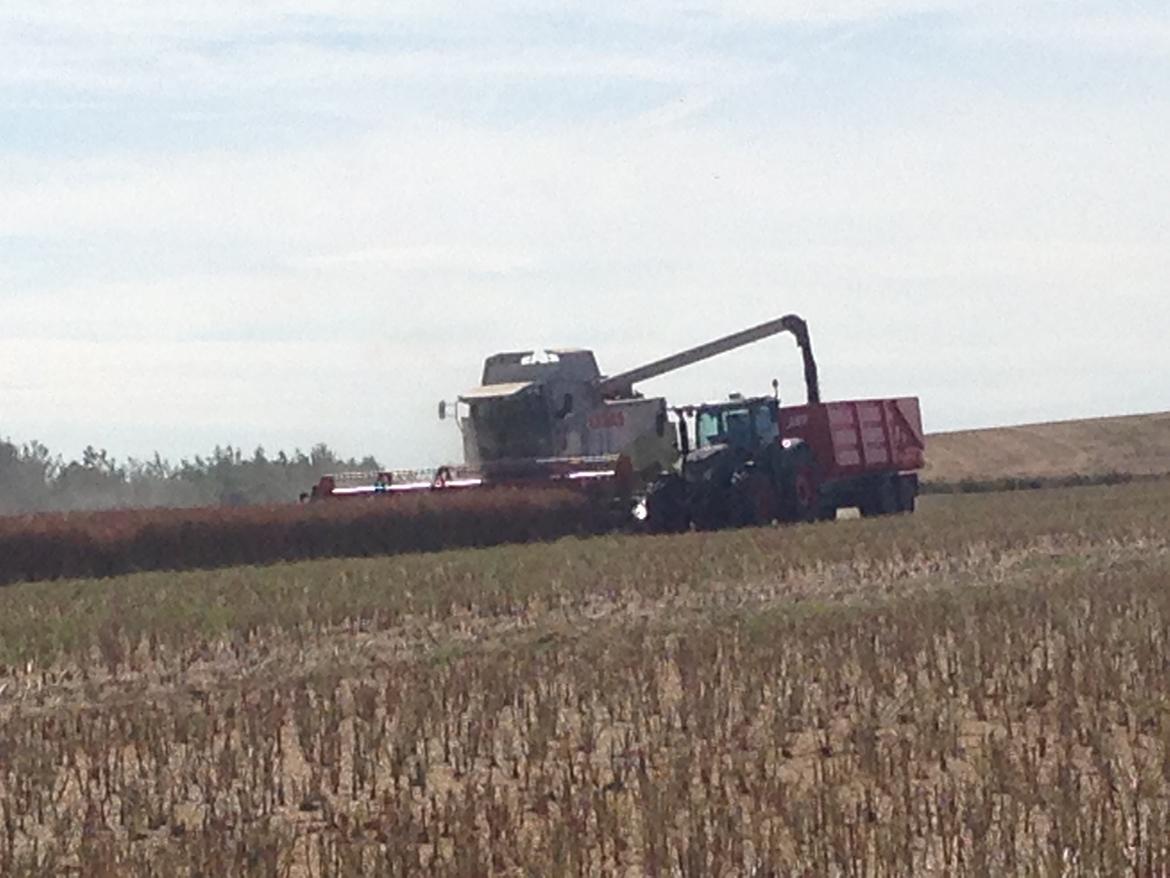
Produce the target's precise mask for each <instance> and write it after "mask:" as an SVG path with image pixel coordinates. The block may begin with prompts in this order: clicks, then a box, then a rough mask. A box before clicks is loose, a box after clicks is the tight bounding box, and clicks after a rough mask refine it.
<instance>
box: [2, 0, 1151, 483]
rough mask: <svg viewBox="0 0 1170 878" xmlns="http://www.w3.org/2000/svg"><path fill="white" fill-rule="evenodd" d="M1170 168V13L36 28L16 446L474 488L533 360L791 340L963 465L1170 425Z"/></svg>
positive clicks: (18, 21) (723, 372) (727, 386)
mask: <svg viewBox="0 0 1170 878" xmlns="http://www.w3.org/2000/svg"><path fill="white" fill-rule="evenodd" d="M1168 136H1170V7H1168V6H1167V5H1166V4H1165V3H1164V2H1161V3H1153V2H1087V0H1063V2H1036V3H1006V2H986V3H977V2H962V0H828V2H821V3H816V4H811V3H810V4H802V3H794V2H783V0H781V2H772V3H766V2H757V0H732V2H727V3H717V2H714V0H694V2H690V3H664V2H646V3H640V4H631V3H619V2H608V0H601V2H594V3H589V4H575V3H557V2H553V3H536V2H521V0H517V2H500V3H491V4H487V3H471V4H468V3H459V4H456V3H443V2H437V3H428V4H406V3H372V2H369V3H366V2H355V3H346V4H333V3H326V2H324V0H317V2H311V3H305V4H298V5H292V4H285V3H279V2H257V3H252V4H247V5H246V6H238V5H237V4H229V3H224V2H214V0H213V2H204V3H199V4H189V3H179V2H175V0H159V2H152V3H102V4H80V3H53V2H38V3H32V2H24V0H13V2H9V3H6V4H4V6H3V8H2V9H0V297H2V298H0V301H2V302H3V316H4V319H3V321H2V322H0V400H3V408H2V412H3V418H2V420H0V435H7V436H9V437H11V438H13V439H16V440H25V439H31V438H38V439H40V440H42V441H45V442H47V443H48V444H50V446H52V447H53V448H55V449H58V450H61V451H63V452H65V453H67V454H76V453H78V451H79V450H80V448H81V447H82V446H84V445H85V444H87V443H93V444H95V445H100V446H105V447H108V448H109V449H110V450H111V451H112V452H114V453H115V454H117V455H119V456H123V455H127V454H134V455H138V456H145V455H148V454H150V453H151V452H153V451H154V450H156V449H157V450H159V451H160V452H162V453H163V454H164V456H169V457H178V456H180V455H189V454H193V453H196V452H200V451H206V450H207V449H208V448H210V447H211V446H212V445H214V444H216V443H227V442H231V443H235V444H240V445H243V446H245V447H248V448H250V447H253V446H255V445H258V444H263V445H264V446H266V447H267V448H269V449H276V448H280V447H284V448H291V447H293V446H296V445H300V446H302V447H304V446H307V445H309V444H311V443H312V442H315V441H326V442H329V443H330V444H331V445H333V446H335V447H337V448H339V449H340V450H341V451H343V452H346V453H354V454H359V453H366V452H373V453H376V454H377V455H378V456H379V457H380V458H382V459H383V460H385V461H386V462H387V463H392V464H401V465H410V464H416V463H417V464H423V463H433V462H438V461H440V460H443V459H447V458H452V457H455V456H456V455H457V453H458V443H457V439H456V435H455V433H454V427H453V426H452V425H451V424H450V423H446V424H441V423H439V422H438V421H437V420H435V418H434V408H435V403H436V401H437V400H438V399H440V398H442V397H447V398H451V397H452V396H453V395H454V394H455V393H457V392H458V391H459V390H461V389H464V388H466V387H468V386H471V385H474V384H475V383H476V381H477V378H478V376H479V369H480V363H481V361H482V359H483V357H484V356H485V355H486V354H488V353H490V352H491V351H493V350H498V349H515V348H517V347H542V346H565V345H580V346H589V347H593V348H594V349H596V350H597V352H598V356H599V359H600V360H601V362H602V366H603V368H607V369H609V370H610V371H617V370H619V369H622V368H625V367H628V366H631V365H634V364H636V363H638V362H641V361H643V360H646V359H651V358H655V357H657V356H658V355H661V354H664V353H668V352H670V351H672V350H674V349H675V348H678V347H681V346H686V345H690V344H692V343H697V342H699V341H703V340H706V339H707V338H709V337H712V336H714V335H719V334H723V333H724V332H730V331H733V330H736V329H739V328H741V327H743V326H747V325H751V324H754V323H756V322H760V321H762V320H765V319H768V318H771V317H773V316H778V315H779V314H782V313H786V312H789V311H796V312H799V313H802V314H804V315H805V316H806V317H807V318H808V319H809V320H810V323H811V324H812V327H813V332H814V342H815V345H816V347H817V352H818V355H819V358H820V361H821V365H822V374H823V380H824V385H825V389H826V392H827V393H828V394H829V395H832V396H838V397H850V396H864V395H871V394H872V395H879V394H881V395H886V394H901V393H918V394H919V395H921V396H922V397H923V404H924V411H925V414H926V417H927V420H928V426H929V427H930V428H932V429H951V428H959V427H968V426H981V425H992V424H1003V423H1014V422H1021V421H1034V420H1045V419H1053V418H1066V417H1081V416H1089V415H1097V414H1118V413H1125V412H1134V411H1152V410H1164V409H1168V408H1170V393H1168V392H1167V386H1168V385H1170V382H1168V380H1167V376H1168V374H1170V353H1168V350H1170V349H1168V348H1167V345H1166V343H1165V334H1166V330H1167V328H1168V326H1170V305H1168V304H1167V301H1166V286H1167V278H1168V277H1170V219H1168V210H1170V159H1168V158H1167V154H1166V144H1167V140H1168ZM773 376H777V377H779V378H780V379H781V382H782V384H783V385H784V387H785V388H790V390H788V395H789V396H792V397H797V396H799V392H798V391H797V387H798V384H799V365H798V358H797V357H796V354H795V350H794V348H793V347H792V345H791V343H790V341H788V340H785V339H780V340H775V341H770V342H764V343H762V344H759V345H756V346H755V347H753V348H750V349H746V350H744V351H741V352H739V353H736V354H732V355H728V356H727V357H724V358H722V359H720V360H717V361H714V362H713V363H712V364H710V365H709V366H707V367H696V368H692V369H689V370H686V371H683V372H680V373H677V374H676V375H673V376H668V377H664V378H661V379H658V380H656V381H654V382H650V383H648V384H646V385H645V387H644V388H643V389H644V390H645V391H647V392H654V393H663V394H666V395H667V396H668V397H669V398H671V399H672V400H674V401H677V402H683V401H692V400H694V399H696V398H707V397H716V396H721V395H723V394H725V393H726V392H727V391H729V390H743V391H747V392H752V391H765V390H766V389H767V387H768V384H769V382H770V380H771V378H772V377H773Z"/></svg>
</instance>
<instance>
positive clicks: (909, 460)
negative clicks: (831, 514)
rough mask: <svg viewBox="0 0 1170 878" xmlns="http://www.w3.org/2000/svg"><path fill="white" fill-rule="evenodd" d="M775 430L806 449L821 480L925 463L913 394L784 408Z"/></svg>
mask: <svg viewBox="0 0 1170 878" xmlns="http://www.w3.org/2000/svg"><path fill="white" fill-rule="evenodd" d="M780 432H781V435H782V436H784V437H785V438H798V439H801V440H803V441H804V442H805V444H806V445H808V446H809V447H810V448H811V449H812V451H813V455H814V456H815V457H816V460H817V463H818V465H819V466H820V468H821V473H820V475H821V478H822V479H824V480H831V479H842V478H853V477H856V476H862V475H870V474H875V473H882V472H911V471H914V470H919V469H922V467H923V466H925V465H926V460H925V456H924V455H925V449H926V438H925V436H924V434H923V431H922V414H921V410H920V408H919V405H918V399H917V397H913V396H907V397H901V398H898V399H864V400H843V401H839V402H826V403H817V404H813V405H799V406H785V407H783V408H781V409H780Z"/></svg>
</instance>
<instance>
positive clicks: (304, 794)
mask: <svg viewBox="0 0 1170 878" xmlns="http://www.w3.org/2000/svg"><path fill="white" fill-rule="evenodd" d="M1168 574H1170V485H1168V484H1167V483H1165V482H1151V483H1141V484H1131V485H1125V486H1118V487H1110V488H1079V489H1069V490H1060V491H1035V492H1020V493H1013V494H1005V495H978V496H939V497H928V498H926V499H925V500H924V501H923V503H922V508H921V510H920V512H919V514H917V515H915V516H911V517H898V518H886V519H865V520H849V521H838V522H835V523H826V524H817V525H806V526H797V527H788V528H761V529H748V530H741V531H735V532H725V533H718V534H703V533H696V534H685V535H679V536H668V537H630V536H606V537H598V538H592V539H577V538H566V539H562V540H559V541H557V542H551V543H542V544H538V545H530V546H504V547H497V548H489V549H479V550H459V551H449V552H444V553H436V554H430V555H409V556H399V557H392V558H383V559H354V560H318V561H309V562H299V563H295V564H285V565H278V566H272V567H266V568H253V567H235V568H228V569H221V570H216V571H204V572H187V573H142V574H137V575H134V576H126V577H121V578H113V579H106V580H100V581H95V580H90V581H84V580H75V581H74V580H69V581H57V582H48V583H28V584H17V585H12V586H9V587H7V588H4V589H0V874H3V875H6V876H7V875H33V874H36V875H41V874H79V875H85V876H114V875H118V876H122V875H158V876H170V875H191V876H195V875H274V876H282V875H288V876H321V875H371V876H374V875H378V876H381V875H405V874H439V875H467V876H472V875H475V876H479V875H562V874H564V875H630V876H633V875H638V876H641V875H680V876H692V875H694V876H698V875H760V876H763V875H789V874H800V875H858V876H860V875H867V876H868V875H874V876H878V875H911V874H949V875H986V874H1026V875H1119V874H1134V875H1161V874H1170V588H1168V584H1170V575H1168Z"/></svg>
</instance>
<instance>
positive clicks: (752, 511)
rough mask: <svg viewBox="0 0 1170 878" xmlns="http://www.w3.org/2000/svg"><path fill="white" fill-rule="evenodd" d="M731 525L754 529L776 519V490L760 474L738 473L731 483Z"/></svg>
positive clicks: (768, 480) (767, 479) (769, 480)
mask: <svg viewBox="0 0 1170 878" xmlns="http://www.w3.org/2000/svg"><path fill="white" fill-rule="evenodd" d="M731 490H732V513H731V524H732V525H733V526H737V527H755V526H758V525H763V524H770V523H771V522H773V521H774V520H775V519H776V517H777V511H778V510H777V506H778V505H779V504H778V503H777V499H778V498H777V497H776V489H775V488H774V487H773V486H772V481H771V479H769V478H768V477H767V476H766V475H764V474H763V473H761V472H746V473H738V474H737V475H736V476H735V478H734V479H732V483H731Z"/></svg>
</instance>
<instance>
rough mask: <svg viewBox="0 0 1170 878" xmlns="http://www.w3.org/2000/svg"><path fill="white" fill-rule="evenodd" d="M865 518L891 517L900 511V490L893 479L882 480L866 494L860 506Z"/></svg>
mask: <svg viewBox="0 0 1170 878" xmlns="http://www.w3.org/2000/svg"><path fill="white" fill-rule="evenodd" d="M860 511H861V514H862V515H863V516H865V517H866V518H870V517H872V516H875V515H891V514H893V513H895V512H898V511H900V510H899V503H898V489H897V486H896V484H895V481H894V479H892V478H882V479H881V481H879V482H878V483H877V484H875V485H873V486H872V487H871V488H870V489H869V491H868V492H867V493H866V496H865V498H864V499H863V500H862V502H861V504H860Z"/></svg>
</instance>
